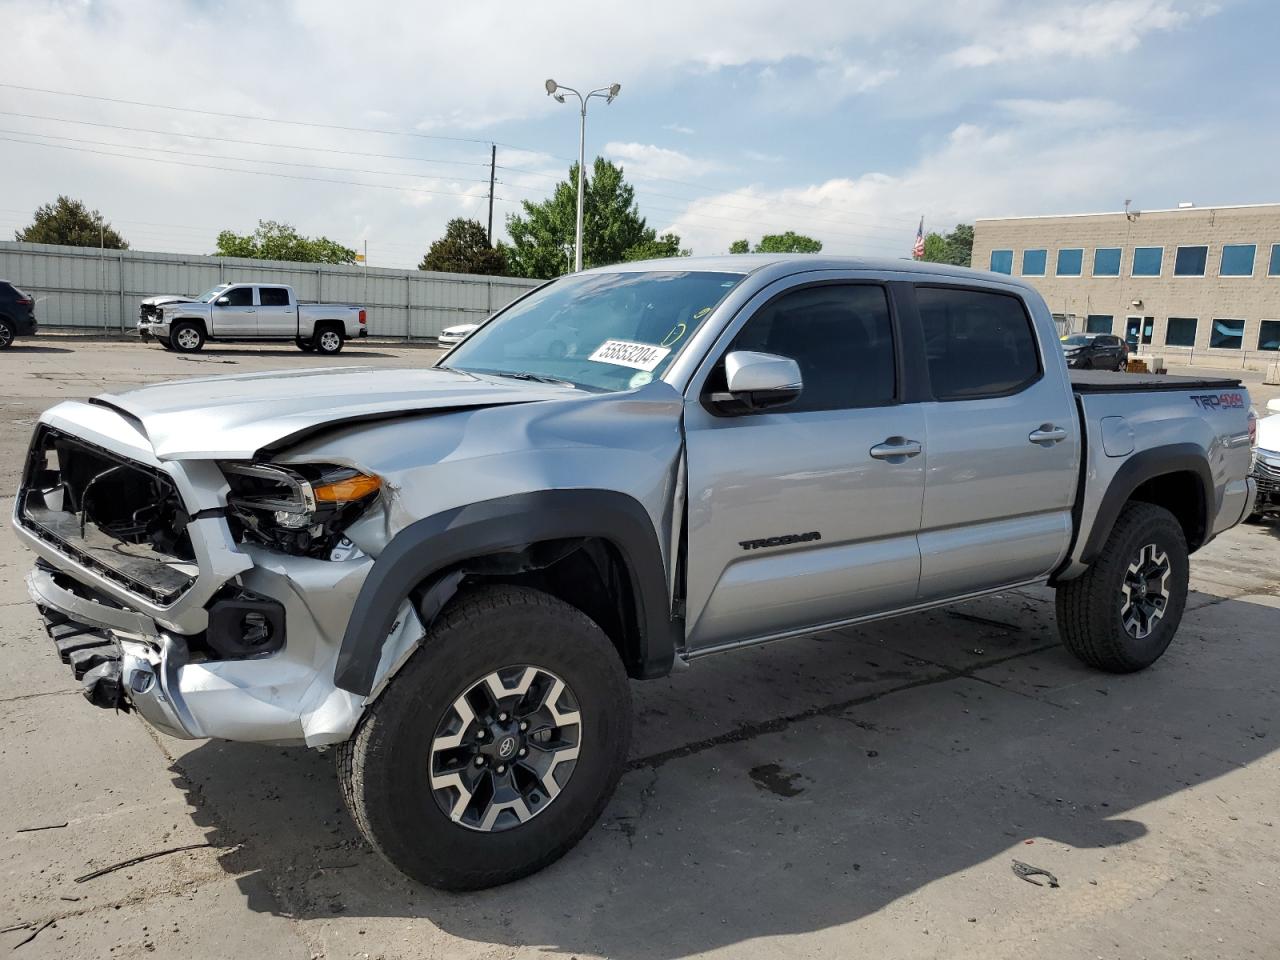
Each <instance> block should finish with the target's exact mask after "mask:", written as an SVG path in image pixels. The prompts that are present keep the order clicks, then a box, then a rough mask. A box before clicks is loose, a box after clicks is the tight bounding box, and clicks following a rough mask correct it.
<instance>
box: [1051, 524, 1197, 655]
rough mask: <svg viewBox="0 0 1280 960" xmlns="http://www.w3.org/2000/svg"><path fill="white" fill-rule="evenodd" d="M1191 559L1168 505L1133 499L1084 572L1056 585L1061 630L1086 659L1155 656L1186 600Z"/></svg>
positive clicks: (1169, 636)
mask: <svg viewBox="0 0 1280 960" xmlns="http://www.w3.org/2000/svg"><path fill="white" fill-rule="evenodd" d="M1189 575H1190V564H1189V562H1188V559H1187V541H1186V538H1185V537H1184V535H1183V533H1182V527H1181V526H1180V525H1179V523H1178V521H1177V520H1176V519H1175V518H1174V516H1173V514H1171V513H1170V512H1169V511H1168V510H1165V509H1164V508H1163V507H1157V506H1155V505H1154V504H1150V503H1136V502H1134V503H1128V504H1126V505H1125V507H1124V509H1123V510H1121V511H1120V517H1119V518H1118V519H1117V520H1116V524H1115V527H1114V528H1113V529H1112V531H1111V536H1110V537H1108V538H1107V542H1106V545H1105V546H1104V547H1103V548H1102V552H1101V553H1100V554H1099V555H1098V559H1097V560H1096V561H1095V562H1094V564H1093V566H1091V567H1090V568H1089V569H1088V570H1087V571H1085V573H1084V574H1083V575H1082V576H1080V577H1078V578H1076V579H1075V580H1069V581H1067V582H1066V583H1064V584H1062V585H1061V586H1059V587H1058V593H1057V598H1056V600H1057V613H1058V633H1059V635H1060V636H1061V637H1062V642H1063V643H1064V644H1065V645H1066V647H1067V649H1068V650H1070V651H1071V652H1072V653H1073V654H1075V655H1076V656H1077V657H1078V658H1079V659H1080V660H1081V661H1083V662H1084V663H1086V664H1088V665H1089V666H1091V667H1096V668H1098V669H1099V670H1106V671H1109V672H1111V673H1132V672H1133V671H1135V670H1141V669H1143V668H1144V667H1149V666H1150V665H1151V664H1153V663H1155V662H1156V661H1157V660H1158V659H1160V656H1161V655H1162V654H1163V653H1164V652H1165V650H1166V649H1167V648H1168V646H1169V643H1170V641H1172V640H1173V635H1174V633H1176V632H1177V629H1178V624H1179V623H1180V622H1181V621H1182V611H1183V610H1184V609H1185V607H1186V603H1187V583H1188V579H1189Z"/></svg>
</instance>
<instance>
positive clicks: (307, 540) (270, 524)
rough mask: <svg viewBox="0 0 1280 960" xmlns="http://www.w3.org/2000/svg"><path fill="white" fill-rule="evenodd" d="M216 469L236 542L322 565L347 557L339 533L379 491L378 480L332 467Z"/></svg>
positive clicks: (234, 464) (227, 466) (231, 466)
mask: <svg viewBox="0 0 1280 960" xmlns="http://www.w3.org/2000/svg"><path fill="white" fill-rule="evenodd" d="M219 466H220V467H221V468H222V472H223V474H224V475H225V476H226V478H227V483H228V485H229V486H230V487H231V493H230V494H229V495H228V497H227V506H228V507H229V508H230V509H229V516H228V520H229V522H230V524H231V532H232V535H233V536H235V538H236V539H237V540H249V541H253V542H256V543H261V544H263V545H265V546H268V547H272V548H273V549H276V550H281V551H283V552H285V553H291V554H294V555H297V556H304V557H315V558H317V559H322V560H342V559H347V558H348V557H350V556H351V550H350V549H349V548H348V547H344V546H343V545H342V541H343V536H342V534H343V531H344V530H346V528H347V527H348V526H349V525H350V524H351V523H353V522H354V521H355V520H356V519H357V518H358V517H359V516H360V515H361V514H362V513H364V511H365V510H366V509H368V508H369V506H370V505H372V504H373V502H374V501H375V500H377V498H378V492H379V491H380V490H381V489H382V481H381V479H379V478H378V477H376V476H371V475H370V474H366V473H361V472H360V471H359V470H353V469H351V468H350V467H339V466H333V465H330V464H298V465H291V466H289V467H281V466H276V465H274V464H265V463H241V462H233V461H227V462H223V463H221V464H219Z"/></svg>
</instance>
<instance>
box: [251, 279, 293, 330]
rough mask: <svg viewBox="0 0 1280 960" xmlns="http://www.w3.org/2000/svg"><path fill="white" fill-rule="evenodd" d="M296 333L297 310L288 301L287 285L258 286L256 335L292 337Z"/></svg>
mask: <svg viewBox="0 0 1280 960" xmlns="http://www.w3.org/2000/svg"><path fill="white" fill-rule="evenodd" d="M297 333H298V311H297V308H296V307H295V306H293V305H292V304H291V303H289V288H288V287H259V288H258V336H260V337H293V336H297Z"/></svg>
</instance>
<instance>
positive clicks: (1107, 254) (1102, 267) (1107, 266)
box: [1093, 247, 1120, 277]
mask: <svg viewBox="0 0 1280 960" xmlns="http://www.w3.org/2000/svg"><path fill="white" fill-rule="evenodd" d="M1093 275H1094V276H1095V277H1118V276H1120V248H1119V247H1098V249H1097V250H1094V251H1093Z"/></svg>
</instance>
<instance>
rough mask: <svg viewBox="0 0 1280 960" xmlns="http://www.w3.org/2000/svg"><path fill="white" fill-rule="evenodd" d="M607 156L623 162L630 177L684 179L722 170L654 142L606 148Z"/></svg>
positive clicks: (607, 146) (611, 145) (613, 145)
mask: <svg viewBox="0 0 1280 960" xmlns="http://www.w3.org/2000/svg"><path fill="white" fill-rule="evenodd" d="M603 153H604V155H605V156H606V157H608V158H609V159H611V160H614V161H617V162H619V163H621V164H622V165H623V167H624V169H625V170H626V173H627V177H628V179H631V178H636V177H638V178H641V179H644V178H646V177H648V178H653V177H657V178H663V179H675V180H680V179H685V178H688V177H700V176H702V175H703V174H707V173H712V172H714V171H716V170H720V169H722V167H721V165H720V164H719V163H716V162H714V161H711V160H699V159H697V158H695V157H691V156H689V155H688V154H686V153H681V152H680V151H679V150H670V149H668V148H666V147H659V146H657V145H656V144H652V143H619V142H617V141H613V142H610V143H606V144H605V145H604V151H603Z"/></svg>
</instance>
